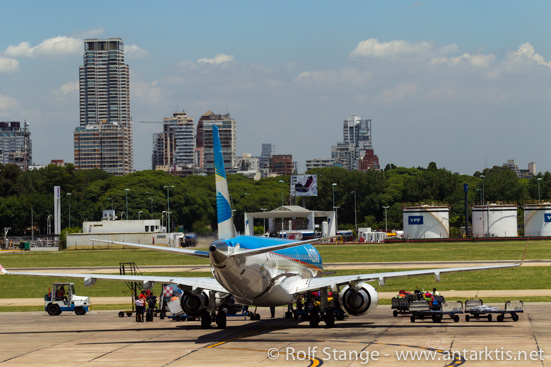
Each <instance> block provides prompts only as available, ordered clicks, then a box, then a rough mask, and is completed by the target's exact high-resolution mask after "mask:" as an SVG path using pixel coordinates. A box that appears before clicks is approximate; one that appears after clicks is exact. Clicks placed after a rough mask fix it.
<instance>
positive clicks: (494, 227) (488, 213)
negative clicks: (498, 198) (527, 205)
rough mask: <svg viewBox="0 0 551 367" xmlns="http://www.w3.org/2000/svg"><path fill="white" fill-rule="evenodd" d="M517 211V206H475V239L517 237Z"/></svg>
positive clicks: (473, 221) (473, 216) (473, 212)
mask: <svg viewBox="0 0 551 367" xmlns="http://www.w3.org/2000/svg"><path fill="white" fill-rule="evenodd" d="M517 209H518V206H517V205H516V204H515V205H513V204H499V203H498V204H495V203H493V204H486V205H474V206H473V208H472V223H473V236H474V237H517V236H518V229H517V225H518V224H517V217H518V216H517Z"/></svg>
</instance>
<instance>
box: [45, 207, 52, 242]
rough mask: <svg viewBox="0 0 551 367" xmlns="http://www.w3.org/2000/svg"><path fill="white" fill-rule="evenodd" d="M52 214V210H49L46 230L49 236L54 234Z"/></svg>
mask: <svg viewBox="0 0 551 367" xmlns="http://www.w3.org/2000/svg"><path fill="white" fill-rule="evenodd" d="M51 219H52V215H51V214H50V211H49V210H48V218H46V232H47V233H48V236H49V235H51V234H52V221H51Z"/></svg>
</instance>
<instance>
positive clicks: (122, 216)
mask: <svg viewBox="0 0 551 367" xmlns="http://www.w3.org/2000/svg"><path fill="white" fill-rule="evenodd" d="M123 214H124V212H121V220H122V217H123Z"/></svg>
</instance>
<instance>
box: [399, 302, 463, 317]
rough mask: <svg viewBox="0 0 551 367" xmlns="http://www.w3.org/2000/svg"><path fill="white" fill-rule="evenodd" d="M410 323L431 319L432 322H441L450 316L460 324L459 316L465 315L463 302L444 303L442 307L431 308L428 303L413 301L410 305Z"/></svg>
mask: <svg viewBox="0 0 551 367" xmlns="http://www.w3.org/2000/svg"><path fill="white" fill-rule="evenodd" d="M409 312H410V313H411V317H410V321H411V322H415V320H418V319H419V320H424V319H425V318H431V319H432V322H441V321H442V319H443V317H444V316H446V315H447V316H449V317H450V318H451V319H452V320H453V321H454V322H459V314H462V313H463V302H460V301H454V302H444V304H443V305H442V307H440V308H438V309H435V308H431V307H430V305H429V302H428V301H413V302H411V303H410V306H409Z"/></svg>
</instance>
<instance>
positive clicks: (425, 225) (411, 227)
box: [402, 205, 450, 239]
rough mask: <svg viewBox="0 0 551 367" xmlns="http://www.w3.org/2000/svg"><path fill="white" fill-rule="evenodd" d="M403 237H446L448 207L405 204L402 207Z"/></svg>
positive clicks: (448, 220)
mask: <svg viewBox="0 0 551 367" xmlns="http://www.w3.org/2000/svg"><path fill="white" fill-rule="evenodd" d="M402 215H403V220H404V237H405V238H411V239H416V238H448V237H449V236H450V207H449V206H435V205H417V206H405V207H404V208H403V209H402Z"/></svg>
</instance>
